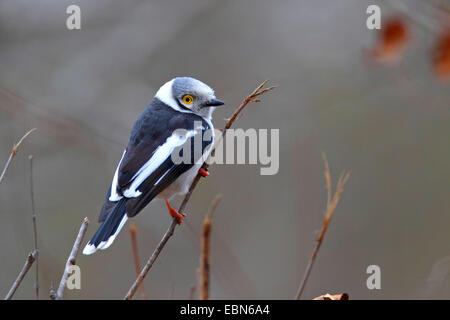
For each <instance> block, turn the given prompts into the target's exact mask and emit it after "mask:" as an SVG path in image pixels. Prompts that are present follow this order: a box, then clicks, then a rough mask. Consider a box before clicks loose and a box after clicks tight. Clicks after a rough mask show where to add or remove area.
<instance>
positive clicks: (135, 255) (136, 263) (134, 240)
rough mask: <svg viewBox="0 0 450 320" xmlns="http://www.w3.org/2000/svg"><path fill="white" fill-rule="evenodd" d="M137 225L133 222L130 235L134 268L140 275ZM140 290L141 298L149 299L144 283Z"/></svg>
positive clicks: (137, 274)
mask: <svg viewBox="0 0 450 320" xmlns="http://www.w3.org/2000/svg"><path fill="white" fill-rule="evenodd" d="M137 229H138V228H137V225H136V224H134V223H133V224H132V225H130V235H131V247H132V251H133V260H134V269H135V271H136V276H139V273H140V272H141V261H140V259H139V250H138V244H137ZM139 291H140V292H141V298H142V299H143V300H148V297H147V295H146V294H145V288H144V284H141V286H140V287H139Z"/></svg>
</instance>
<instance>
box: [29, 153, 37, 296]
mask: <svg viewBox="0 0 450 320" xmlns="http://www.w3.org/2000/svg"><path fill="white" fill-rule="evenodd" d="M28 159H30V197H31V219H32V221H33V234H34V251H35V252H36V263H35V265H36V280H35V283H34V288H35V292H36V300H39V250H38V242H37V239H38V234H37V216H36V210H35V205H34V190H33V156H32V155H30V156H28Z"/></svg>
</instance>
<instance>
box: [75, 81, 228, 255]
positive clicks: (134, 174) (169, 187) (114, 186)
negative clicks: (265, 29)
mask: <svg viewBox="0 0 450 320" xmlns="http://www.w3.org/2000/svg"><path fill="white" fill-rule="evenodd" d="M222 105H224V102H223V101H222V100H219V99H217V98H216V96H215V93H214V90H213V89H212V88H211V87H210V86H208V85H207V84H205V83H203V82H201V81H200V80H197V79H195V78H192V77H176V78H174V79H172V80H170V81H168V82H166V83H165V84H164V85H162V86H161V88H159V90H158V91H157V92H156V94H155V96H154V98H153V100H152V101H151V102H150V104H149V105H148V106H147V107H146V108H145V109H144V110H143V111H142V113H141V114H140V116H139V117H138V118H137V120H136V122H135V123H134V125H133V128H132V130H131V134H130V138H129V141H128V145H127V147H126V148H125V150H124V151H123V154H122V157H121V159H120V161H119V163H118V165H117V168H116V170H115V173H114V176H113V179H112V182H111V186H110V187H109V188H108V191H107V195H106V199H105V202H104V204H103V207H102V208H101V211H100V215H99V219H98V221H99V223H101V225H100V227H99V228H98V230H97V232H96V233H95V234H94V236H93V237H92V239H91V240H90V241H89V242H88V243H87V245H86V246H85V248H84V249H83V254H85V255H90V254H93V253H94V252H96V251H97V250H99V249H100V250H104V249H107V248H108V247H110V246H111V244H112V243H113V242H114V240H115V238H116V237H117V235H118V234H119V232H120V230H121V229H122V227H123V226H124V225H125V223H126V222H127V220H128V218H131V217H134V216H135V215H137V214H138V213H139V212H140V211H142V209H144V207H145V206H147V204H149V203H150V201H152V200H153V199H155V198H160V199H163V200H164V201H165V203H166V205H167V208H168V210H169V213H170V215H171V216H172V217H174V218H175V219H177V223H178V224H181V222H182V220H183V218H184V217H185V215H184V214H183V213H180V212H178V211H177V210H175V209H174V208H173V207H172V206H171V205H170V203H169V201H170V199H171V198H172V197H173V196H174V195H176V194H185V193H187V192H188V189H189V186H190V184H191V182H192V180H193V179H194V178H195V176H196V175H197V173H200V174H201V175H202V176H205V177H206V176H208V175H209V173H208V172H207V171H205V170H203V169H202V168H201V167H202V165H203V162H204V161H205V160H206V158H207V157H208V155H209V154H210V152H211V150H212V148H213V146H214V137H215V135H214V126H213V124H212V121H211V120H212V114H213V111H214V110H215V109H216V107H218V106H222ZM208 132H209V134H207V133H208ZM202 136H203V139H202V138H201V137H202ZM198 137H200V139H201V140H200V142H201V152H197V150H194V149H195V148H194V146H195V141H199V140H196V139H198ZM189 145H190V149H189V147H186V148H183V147H184V146H189ZM197 145H198V143H197ZM185 150H187V151H189V150H191V151H192V152H186V153H184V152H185ZM177 152H178V156H185V157H184V158H183V159H186V158H188V159H189V161H174V155H176V153H177ZM183 153H184V154H183ZM189 153H190V154H189Z"/></svg>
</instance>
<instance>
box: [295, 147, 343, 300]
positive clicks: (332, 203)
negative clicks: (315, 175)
mask: <svg viewBox="0 0 450 320" xmlns="http://www.w3.org/2000/svg"><path fill="white" fill-rule="evenodd" d="M322 157H323V162H324V165H325V171H324V175H325V182H326V187H327V208H326V212H325V218H324V219H323V222H322V229H321V230H320V232H319V235H318V237H317V239H316V246H315V248H314V250H313V253H312V255H311V258H310V259H309V262H308V266H307V267H306V271H305V274H304V275H303V280H302V282H301V283H300V286H299V287H298V291H297V295H296V297H295V298H296V299H297V300H298V299H300V297H301V296H302V293H303V291H304V289H305V286H306V282H307V281H308V278H309V276H310V274H311V270H312V267H313V265H314V262H315V261H316V257H317V254H318V253H319V249H320V246H321V245H322V242H323V238H324V237H325V233H326V232H327V229H328V225H329V224H330V221H331V218H332V217H333V214H334V211H335V209H336V207H337V205H338V203H339V199H340V197H341V195H342V193H343V192H344V185H345V183H346V182H347V180H348V178H349V177H350V173H351V171H348V172H342V173H341V175H340V176H339V179H338V182H337V185H336V190H335V193H334V195H333V197H331V194H332V190H331V178H330V169H329V166H328V161H327V158H326V156H325V154H324V153H322Z"/></svg>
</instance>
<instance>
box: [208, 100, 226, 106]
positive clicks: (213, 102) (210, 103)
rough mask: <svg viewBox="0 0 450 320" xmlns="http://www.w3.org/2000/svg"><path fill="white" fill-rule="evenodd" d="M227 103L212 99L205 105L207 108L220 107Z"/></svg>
mask: <svg viewBox="0 0 450 320" xmlns="http://www.w3.org/2000/svg"><path fill="white" fill-rule="evenodd" d="M224 104H225V102H223V101H222V100H219V99H215V98H214V99H211V100H209V101H208V102H207V103H205V107H218V106H222V105H224Z"/></svg>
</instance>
